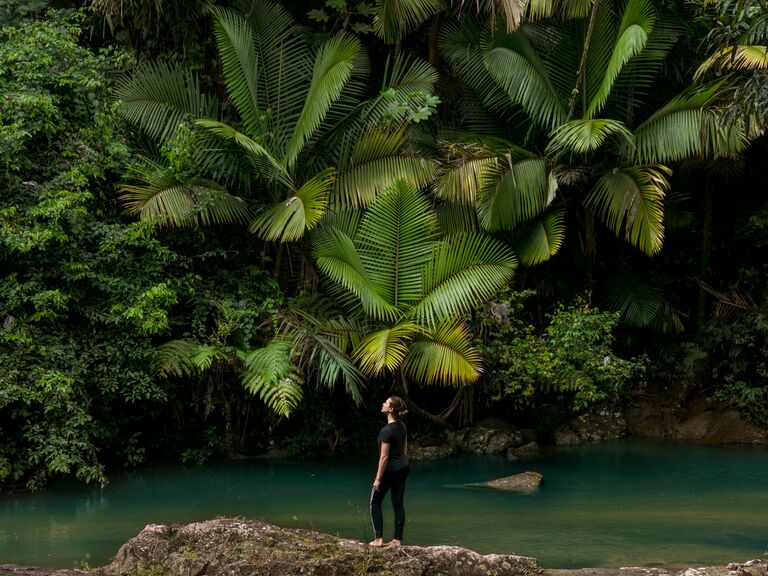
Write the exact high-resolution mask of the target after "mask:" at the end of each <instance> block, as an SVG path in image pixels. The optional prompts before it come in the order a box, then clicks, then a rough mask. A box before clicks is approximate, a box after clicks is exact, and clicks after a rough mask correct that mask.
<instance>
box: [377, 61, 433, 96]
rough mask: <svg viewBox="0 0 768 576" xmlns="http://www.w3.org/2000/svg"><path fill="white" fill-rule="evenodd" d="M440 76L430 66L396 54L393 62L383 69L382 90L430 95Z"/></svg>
mask: <svg viewBox="0 0 768 576" xmlns="http://www.w3.org/2000/svg"><path fill="white" fill-rule="evenodd" d="M439 79H440V74H439V73H438V71H437V70H436V69H435V67H434V66H432V64H430V63H429V62H427V61H425V60H422V59H420V58H414V57H412V56H410V55H409V54H407V53H406V52H400V53H398V54H397V55H396V56H395V58H394V60H392V61H391V62H390V58H389V57H387V63H386V65H385V67H384V78H383V82H382V88H383V89H387V88H394V89H395V90H397V91H399V92H402V93H403V94H409V93H411V92H426V93H429V94H432V93H433V91H434V89H435V85H436V84H437V82H438V80H439Z"/></svg>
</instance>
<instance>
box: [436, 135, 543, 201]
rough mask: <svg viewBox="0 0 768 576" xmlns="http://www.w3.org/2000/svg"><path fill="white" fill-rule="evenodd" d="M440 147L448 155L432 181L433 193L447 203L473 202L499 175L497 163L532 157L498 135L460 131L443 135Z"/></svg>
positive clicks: (532, 155) (533, 156)
mask: <svg viewBox="0 0 768 576" xmlns="http://www.w3.org/2000/svg"><path fill="white" fill-rule="evenodd" d="M440 146H441V148H442V150H443V152H444V155H446V156H447V157H448V162H447V163H446V168H445V169H444V170H443V171H442V173H441V174H440V176H439V177H438V178H437V180H436V182H435V193H436V195H437V196H438V197H439V198H442V199H444V200H447V201H448V202H454V203H461V204H471V205H473V206H474V205H475V204H476V202H477V198H478V196H479V194H480V191H481V190H482V189H484V188H486V187H487V186H488V185H489V184H491V183H492V182H493V181H494V180H495V179H497V178H498V175H499V165H500V164H508V163H516V162H519V161H520V160H524V159H531V158H535V155H534V154H532V153H530V152H528V151H526V150H523V149H522V148H519V147H517V146H515V145H513V144H512V143H511V142H507V141H505V140H502V139H500V138H489V137H478V136H477V135H475V134H472V135H467V134H464V133H461V132H450V133H446V134H443V139H442V140H441V141H440Z"/></svg>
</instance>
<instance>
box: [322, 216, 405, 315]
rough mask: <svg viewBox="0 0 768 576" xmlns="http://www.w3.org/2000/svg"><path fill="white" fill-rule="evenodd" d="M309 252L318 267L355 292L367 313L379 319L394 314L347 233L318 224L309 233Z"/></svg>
mask: <svg viewBox="0 0 768 576" xmlns="http://www.w3.org/2000/svg"><path fill="white" fill-rule="evenodd" d="M312 254H313V256H314V258H315V261H316V263H317V267H318V268H319V269H320V271H321V272H322V273H323V274H325V275H326V276H328V277H329V278H330V279H331V280H332V281H333V282H335V283H336V284H339V285H340V286H342V287H343V288H344V289H345V290H347V291H349V292H351V293H352V294H354V295H355V297H356V298H357V299H358V300H359V301H360V303H361V304H362V307H363V310H365V312H366V314H369V315H370V316H371V317H373V318H376V319H381V320H389V319H392V318H394V317H395V316H396V314H397V309H396V308H395V307H394V306H393V305H392V304H391V302H389V301H388V300H386V299H385V298H384V297H382V295H380V294H379V293H378V291H377V287H376V286H375V285H374V283H373V282H372V281H371V279H370V278H369V277H368V271H367V270H366V269H365V267H364V266H363V262H362V261H361V258H360V254H359V253H358V250H357V248H356V247H355V245H354V243H353V241H352V239H351V238H350V237H349V236H347V235H346V234H344V233H343V232H342V231H340V230H337V229H335V228H332V227H328V226H321V227H319V228H318V229H317V230H316V231H315V233H314V234H313V235H312Z"/></svg>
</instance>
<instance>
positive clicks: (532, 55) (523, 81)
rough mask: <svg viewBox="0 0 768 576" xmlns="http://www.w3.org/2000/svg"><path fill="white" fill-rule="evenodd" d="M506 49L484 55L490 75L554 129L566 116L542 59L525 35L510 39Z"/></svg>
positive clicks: (531, 113) (494, 49)
mask: <svg viewBox="0 0 768 576" xmlns="http://www.w3.org/2000/svg"><path fill="white" fill-rule="evenodd" d="M506 41H507V45H505V46H500V47H496V48H492V49H491V50H490V51H489V52H488V53H487V54H486V55H485V65H486V68H487V70H488V73H489V74H490V75H491V76H492V77H493V79H494V80H495V81H496V82H497V83H498V84H499V86H500V87H501V88H502V89H503V90H504V91H505V92H506V93H507V95H508V96H509V99H510V100H511V101H512V102H513V103H515V104H520V105H521V106H522V107H523V109H524V110H525V111H526V112H527V113H528V114H529V115H530V116H531V118H532V119H533V120H535V121H537V122H541V123H542V124H543V125H544V126H546V127H547V128H550V129H552V128H555V127H556V126H558V125H560V124H561V123H562V122H564V121H565V119H566V117H567V114H566V110H565V108H564V107H563V104H562V102H561V101H560V97H559V95H558V94H557V93H556V92H555V90H554V88H553V87H552V85H551V83H550V81H549V78H548V77H547V73H546V70H545V68H544V65H543V63H542V62H541V60H540V59H539V56H538V55H537V54H536V52H535V51H534V50H533V49H532V48H531V46H530V44H529V43H528V41H527V40H526V38H525V36H524V35H523V33H522V32H520V31H518V32H515V33H514V34H511V35H509V37H507V39H506Z"/></svg>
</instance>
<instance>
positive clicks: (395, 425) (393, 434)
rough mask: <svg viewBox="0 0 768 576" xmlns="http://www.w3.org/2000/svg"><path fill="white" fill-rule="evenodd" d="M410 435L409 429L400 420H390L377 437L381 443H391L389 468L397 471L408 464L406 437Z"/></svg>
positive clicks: (391, 470)
mask: <svg viewBox="0 0 768 576" xmlns="http://www.w3.org/2000/svg"><path fill="white" fill-rule="evenodd" d="M407 437H408V429H407V428H406V427H405V424H403V423H402V422H400V421H399V420H398V421H397V422H390V423H389V424H387V425H386V426H384V428H382V429H381V432H379V437H378V439H377V441H378V443H379V444H382V443H385V444H389V460H388V461H387V470H388V471H389V472H395V471H396V470H402V469H403V468H405V467H406V466H408V456H407V455H406V453H405V450H404V447H405V439H406V438H407Z"/></svg>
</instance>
